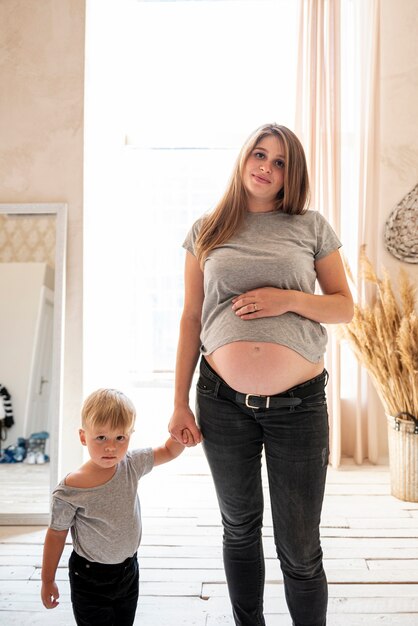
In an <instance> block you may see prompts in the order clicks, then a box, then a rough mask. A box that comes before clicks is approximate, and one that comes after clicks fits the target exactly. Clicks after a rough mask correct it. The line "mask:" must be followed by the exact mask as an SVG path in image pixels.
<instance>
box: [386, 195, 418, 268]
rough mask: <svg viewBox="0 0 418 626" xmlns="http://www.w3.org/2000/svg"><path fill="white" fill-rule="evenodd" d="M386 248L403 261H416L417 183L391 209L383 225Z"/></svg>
mask: <svg viewBox="0 0 418 626" xmlns="http://www.w3.org/2000/svg"><path fill="white" fill-rule="evenodd" d="M385 244H386V249H387V250H388V251H389V252H390V253H391V254H393V256H395V257H396V258H397V259H400V260H401V261H405V263H418V185H416V186H415V187H414V188H413V189H412V191H410V192H409V193H408V194H407V195H406V196H405V198H404V199H403V200H401V201H400V202H399V204H398V205H397V206H396V207H395V208H394V209H393V211H392V213H391V214H390V215H389V217H388V219H387V222H386V226H385Z"/></svg>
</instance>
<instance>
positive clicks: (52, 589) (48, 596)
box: [41, 580, 60, 609]
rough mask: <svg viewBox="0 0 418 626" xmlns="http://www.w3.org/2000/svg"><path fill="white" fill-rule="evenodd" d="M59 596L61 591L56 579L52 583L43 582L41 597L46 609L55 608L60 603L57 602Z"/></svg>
mask: <svg viewBox="0 0 418 626" xmlns="http://www.w3.org/2000/svg"><path fill="white" fill-rule="evenodd" d="M59 597H60V592H59V591H58V587H57V585H56V582H55V580H53V581H52V582H50V583H42V587H41V598H42V604H43V605H44V607H45V608H46V609H55V607H56V606H58V605H59V602H57V600H58V598H59Z"/></svg>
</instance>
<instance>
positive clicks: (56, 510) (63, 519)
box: [49, 495, 77, 530]
mask: <svg viewBox="0 0 418 626" xmlns="http://www.w3.org/2000/svg"><path fill="white" fill-rule="evenodd" d="M76 511H77V508H76V507H75V506H73V505H72V504H70V503H69V502H66V501H65V500H62V499H61V498H59V497H58V496H55V495H53V496H52V508H51V520H50V523H49V527H50V528H52V529H53V530H68V529H69V528H71V526H72V525H73V521H74V518H75V514H76Z"/></svg>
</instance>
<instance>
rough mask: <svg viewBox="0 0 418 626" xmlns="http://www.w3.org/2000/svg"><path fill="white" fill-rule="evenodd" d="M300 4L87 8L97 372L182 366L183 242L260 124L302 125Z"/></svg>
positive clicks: (128, 373) (90, 298)
mask: <svg viewBox="0 0 418 626" xmlns="http://www.w3.org/2000/svg"><path fill="white" fill-rule="evenodd" d="M296 45H297V3H296V2H294V1H293V0H274V1H272V0H248V1H245V0H241V1H239V0H235V1H228V0H214V1H203V0H202V1H192V0H189V1H182V2H158V1H152V2H151V1H148V2H147V1H138V0H137V1H134V0H129V1H128V0H124V1H122V2H121V1H119V2H116V1H109V0H107V1H104V2H103V1H102V0H100V2H98V1H97V0H90V2H89V3H88V5H87V43H86V50H87V51H86V57H87V58H86V63H87V67H86V121H85V136H86V150H85V154H86V169H85V189H86V196H85V228H84V232H85V248H84V255H85V258H84V264H85V268H86V273H85V310H86V317H85V349H86V368H87V370H88V371H87V376H88V377H89V380H91V381H92V383H93V381H94V379H95V377H96V376H97V380H98V381H100V384H105V382H104V381H105V380H106V379H109V381H113V382H112V384H115V382H114V381H115V380H119V381H122V382H129V383H132V382H137V381H141V380H142V379H144V378H146V377H149V376H151V375H152V373H153V372H154V373H156V372H166V371H172V370H173V368H174V361H175V350H176V342H177V333H178V323H179V318H180V313H181V308H182V298H183V265H184V254H185V253H184V250H183V249H182V242H183V240H184V237H185V235H186V233H187V231H188V229H189V228H190V226H191V225H192V223H193V221H194V220H195V219H196V218H197V217H198V216H200V215H201V214H202V213H204V212H206V211H209V210H210V209H211V208H213V206H214V205H215V203H216V202H217V200H218V198H219V197H220V196H221V194H222V193H223V190H224V188H225V185H226V183H227V180H228V178H229V175H230V172H231V169H232V166H233V163H234V161H235V158H236V156H237V152H238V149H239V148H240V146H241V144H242V143H243V141H244V140H245V138H246V136H247V135H248V134H249V133H250V132H252V130H254V129H255V128H256V127H257V126H259V125H261V124H263V123H266V122H270V121H275V122H278V123H283V124H286V125H288V126H290V127H293V125H294V121H293V118H294V108H295V91H296V85H295V80H296V60H297V59H296V56H297V50H296Z"/></svg>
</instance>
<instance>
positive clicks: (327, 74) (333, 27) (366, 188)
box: [295, 0, 381, 467]
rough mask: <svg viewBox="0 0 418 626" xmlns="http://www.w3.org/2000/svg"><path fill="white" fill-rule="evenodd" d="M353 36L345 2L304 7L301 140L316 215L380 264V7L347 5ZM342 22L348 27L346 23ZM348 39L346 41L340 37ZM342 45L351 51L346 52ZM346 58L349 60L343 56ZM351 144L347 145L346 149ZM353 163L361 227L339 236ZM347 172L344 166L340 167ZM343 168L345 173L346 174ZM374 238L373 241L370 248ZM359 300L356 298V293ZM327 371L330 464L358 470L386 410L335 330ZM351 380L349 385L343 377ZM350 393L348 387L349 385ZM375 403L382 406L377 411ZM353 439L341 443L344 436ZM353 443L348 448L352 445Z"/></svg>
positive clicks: (373, 453) (372, 0)
mask: <svg viewBox="0 0 418 626" xmlns="http://www.w3.org/2000/svg"><path fill="white" fill-rule="evenodd" d="M350 1H351V5H350V10H351V11H352V14H351V17H352V22H351V24H352V26H353V28H352V30H351V31H350V32H349V34H348V35H347V33H345V31H342V28H346V24H345V23H344V20H342V19H341V15H342V12H343V11H345V10H346V9H347V6H346V3H347V2H348V0H300V2H299V16H300V17H299V19H300V28H299V58H298V62H299V63H298V83H297V90H298V91H297V99H296V100H297V108H296V121H295V129H296V133H297V134H298V136H299V137H300V139H301V140H302V142H303V145H304V147H305V150H306V155H307V159H308V167H309V172H310V179H311V186H312V203H311V206H312V208H314V209H316V210H318V211H320V212H321V213H322V214H323V215H324V216H325V217H326V218H327V219H328V221H329V222H330V223H331V225H332V226H333V228H334V229H335V231H336V232H337V234H338V235H339V236H340V237H341V238H342V239H343V236H342V235H344V236H345V237H347V236H349V237H350V238H352V237H354V238H356V240H357V244H358V245H357V246H356V249H357V250H358V249H359V247H360V244H361V243H366V244H367V249H368V253H369V256H370V257H371V258H372V260H373V259H374V257H375V240H374V239H372V236H374V232H375V229H374V228H372V227H371V226H372V223H373V211H372V210H371V208H372V207H373V206H377V204H376V202H377V200H378V197H377V196H378V168H377V155H378V151H377V149H376V144H377V141H378V102H379V100H378V90H379V83H378V50H379V47H378V43H379V39H378V37H379V2H378V0H368V1H367V2H364V1H363V0H350ZM342 22H343V24H342ZM342 33H344V38H343V37H342ZM342 41H344V42H348V43H350V42H351V46H352V47H351V46H347V45H344V47H343V46H342ZM344 55H351V56H349V57H345V56H344ZM347 62H348V63H349V64H351V67H353V64H354V71H353V73H352V75H353V76H354V77H355V78H354V81H355V84H354V86H353V89H352V90H350V96H349V97H350V98H352V103H351V104H352V107H353V110H352V111H351V112H350V119H351V114H352V120H353V122H352V123H351V122H350V123H351V125H352V129H351V131H350V132H346V127H347V126H348V124H346V121H345V119H342V117H341V109H342V107H341V103H342V94H345V93H346V91H347V90H346V89H344V87H345V86H346V83H345V81H346V76H345V75H344V74H343V72H342V67H345V66H346V65H347ZM347 142H348V143H349V145H348V146H347V145H346V143H347ZM347 158H349V159H353V161H352V163H356V164H358V171H357V172H355V175H354V176H353V180H352V181H350V193H351V194H352V199H353V202H352V207H354V209H353V208H352V209H351V210H355V211H357V215H356V216H355V218H356V219H353V223H354V224H357V228H356V227H354V229H353V230H352V231H351V232H350V233H347V232H344V233H342V232H341V231H342V208H343V204H342V163H343V160H344V159H347ZM343 165H344V163H343ZM344 173H345V169H343V175H344ZM369 239H370V241H369ZM354 295H355V294H354ZM328 330H329V336H330V339H329V344H328V350H327V360H326V367H327V369H328V370H329V371H330V374H331V378H330V383H329V386H328V400H329V409H330V427H331V463H332V465H333V466H335V467H338V465H339V464H340V462H341V458H342V455H343V453H344V455H348V456H352V457H353V458H354V459H355V461H356V463H362V462H363V460H364V459H365V458H366V457H367V458H369V460H371V461H372V462H377V460H378V457H379V450H378V443H377V437H376V436H375V433H376V424H375V423H374V422H375V420H376V419H377V418H376V415H377V413H378V412H379V411H381V407H380V406H379V404H378V400H377V397H376V394H374V392H373V390H372V389H371V388H370V385H369V383H368V380H367V378H365V373H364V372H361V371H360V369H359V368H358V367H357V366H355V369H357V372H355V375H354V376H353V372H352V368H351V371H350V372H349V371H348V370H347V368H346V367H345V363H343V362H342V358H341V347H340V345H339V342H338V340H337V337H336V334H335V332H334V331H333V328H332V327H331V326H330V327H329V329H328ZM347 376H350V378H351V381H350V384H351V388H350V392H349V394H348V395H349V397H348V398H344V399H342V397H341V381H342V377H347ZM345 380H347V378H345ZM344 387H345V388H346V387H347V385H345V386H344ZM376 403H377V404H376ZM347 428H349V430H350V433H349V436H347V437H346V440H345V441H343V439H342V437H343V433H345V434H347ZM348 442H350V443H348Z"/></svg>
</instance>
